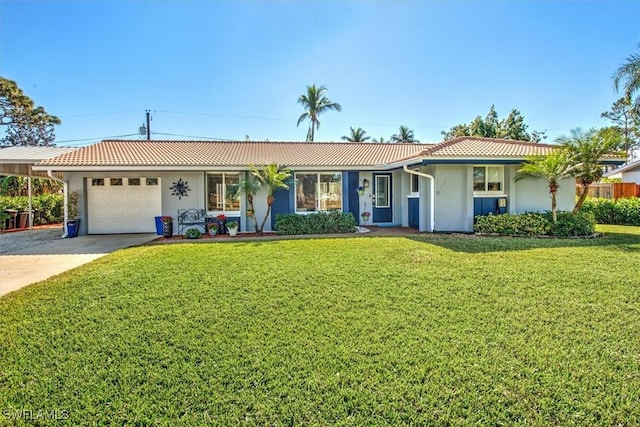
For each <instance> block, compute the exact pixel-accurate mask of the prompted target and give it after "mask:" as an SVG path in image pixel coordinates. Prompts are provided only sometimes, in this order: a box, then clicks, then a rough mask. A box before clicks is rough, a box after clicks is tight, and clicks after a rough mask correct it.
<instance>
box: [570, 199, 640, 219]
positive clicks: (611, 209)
mask: <svg viewBox="0 0 640 427" xmlns="http://www.w3.org/2000/svg"><path fill="white" fill-rule="evenodd" d="M580 211H581V212H587V213H591V214H592V215H593V216H594V217H595V219H596V222H597V223H598V224H616V225H640V198H638V197H630V198H624V199H615V200H612V199H592V198H588V199H587V200H585V201H584V204H583V205H582V208H581V209H580Z"/></svg>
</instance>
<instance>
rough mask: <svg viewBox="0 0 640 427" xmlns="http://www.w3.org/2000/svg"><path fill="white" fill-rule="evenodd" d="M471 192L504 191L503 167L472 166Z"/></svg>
mask: <svg viewBox="0 0 640 427" xmlns="http://www.w3.org/2000/svg"><path fill="white" fill-rule="evenodd" d="M473 191H494V192H495V191H498V192H503V191H504V167H503V166H474V167H473Z"/></svg>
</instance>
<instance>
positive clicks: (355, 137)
mask: <svg viewBox="0 0 640 427" xmlns="http://www.w3.org/2000/svg"><path fill="white" fill-rule="evenodd" d="M349 129H350V130H351V135H349V136H343V137H342V140H343V141H349V142H366V141H368V140H370V139H371V137H370V136H365V135H366V134H367V132H366V131H365V130H364V129H362V128H358V129H354V128H352V127H349Z"/></svg>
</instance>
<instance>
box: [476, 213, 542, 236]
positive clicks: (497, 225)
mask: <svg viewBox="0 0 640 427" xmlns="http://www.w3.org/2000/svg"><path fill="white" fill-rule="evenodd" d="M549 228H550V226H549V221H547V220H546V219H545V218H544V216H543V215H542V214H539V213H535V212H528V213H521V214H500V215H492V214H489V215H487V216H477V217H476V224H475V226H474V230H475V231H476V232H477V233H487V234H507V235H512V236H539V235H543V234H547V233H548V231H549Z"/></svg>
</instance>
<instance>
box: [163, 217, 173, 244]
mask: <svg viewBox="0 0 640 427" xmlns="http://www.w3.org/2000/svg"><path fill="white" fill-rule="evenodd" d="M162 237H164V238H166V239H169V238H171V237H173V218H172V217H170V216H163V217H162Z"/></svg>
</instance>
